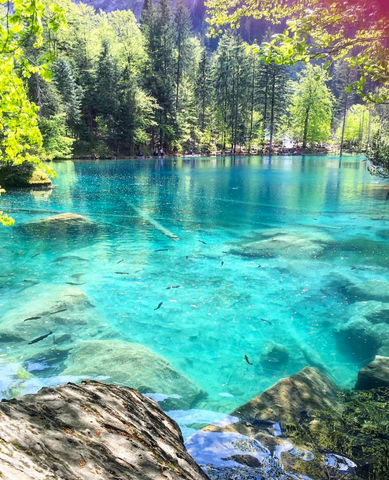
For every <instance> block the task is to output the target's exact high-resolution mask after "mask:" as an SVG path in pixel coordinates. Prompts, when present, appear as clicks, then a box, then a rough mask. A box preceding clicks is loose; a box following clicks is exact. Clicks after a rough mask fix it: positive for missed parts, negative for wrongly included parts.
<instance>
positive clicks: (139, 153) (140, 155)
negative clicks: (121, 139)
mask: <svg viewBox="0 0 389 480" xmlns="http://www.w3.org/2000/svg"><path fill="white" fill-rule="evenodd" d="M137 156H138V157H142V158H143V157H144V156H145V155H144V153H142V152H141V151H139V152H138V153H137Z"/></svg>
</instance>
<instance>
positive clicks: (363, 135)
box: [336, 104, 379, 150]
mask: <svg viewBox="0 0 389 480" xmlns="http://www.w3.org/2000/svg"><path fill="white" fill-rule="evenodd" d="M378 129H379V117H378V115H374V112H373V109H372V107H371V106H369V107H367V106H366V105H361V104H358V105H353V106H352V107H351V108H349V109H348V110H347V112H346V119H345V128H344V141H345V142H349V145H350V146H354V147H355V148H357V149H359V150H362V149H364V148H365V147H366V145H368V144H369V143H370V139H371V138H372V136H373V135H374V134H375V133H376V132H377V130H378ZM341 134H342V126H339V128H338V130H337V132H336V136H337V138H338V139H339V143H340V138H341Z"/></svg>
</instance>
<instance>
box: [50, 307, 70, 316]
mask: <svg viewBox="0 0 389 480" xmlns="http://www.w3.org/2000/svg"><path fill="white" fill-rule="evenodd" d="M67 310H68V309H67V308H63V309H62V310H57V311H56V312H50V313H49V315H55V314H56V313H61V312H67Z"/></svg>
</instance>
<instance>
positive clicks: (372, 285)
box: [346, 279, 389, 303]
mask: <svg viewBox="0 0 389 480" xmlns="http://www.w3.org/2000/svg"><path fill="white" fill-rule="evenodd" d="M346 291H347V294H348V295H349V298H350V300H354V301H356V302H359V301H361V300H376V301H378V302H387V303H389V280H384V279H374V280H368V281H365V282H362V281H360V282H357V283H355V284H353V285H349V286H347V287H346Z"/></svg>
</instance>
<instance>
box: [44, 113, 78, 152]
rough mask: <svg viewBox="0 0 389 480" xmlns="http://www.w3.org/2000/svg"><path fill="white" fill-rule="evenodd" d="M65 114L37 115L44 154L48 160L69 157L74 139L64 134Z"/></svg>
mask: <svg viewBox="0 0 389 480" xmlns="http://www.w3.org/2000/svg"><path fill="white" fill-rule="evenodd" d="M64 117H65V114H64V113H62V114H58V115H53V116H51V117H49V118H46V117H43V116H41V117H39V122H38V124H39V130H40V132H41V135H42V146H43V149H44V155H42V156H44V157H45V158H46V159H48V160H54V159H64V158H71V157H72V153H73V149H72V145H73V143H74V139H73V138H70V137H68V136H67V135H66V126H65V121H64V120H65V118H64Z"/></svg>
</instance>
